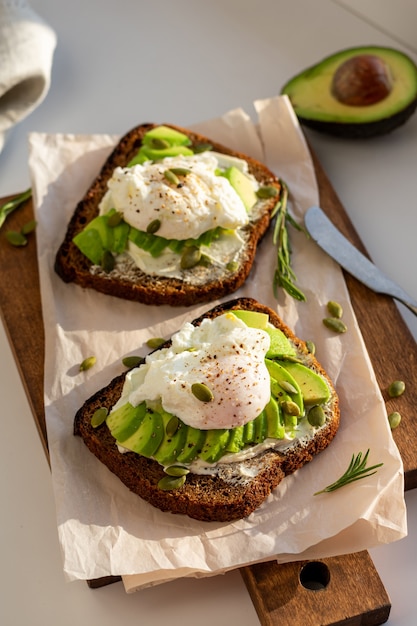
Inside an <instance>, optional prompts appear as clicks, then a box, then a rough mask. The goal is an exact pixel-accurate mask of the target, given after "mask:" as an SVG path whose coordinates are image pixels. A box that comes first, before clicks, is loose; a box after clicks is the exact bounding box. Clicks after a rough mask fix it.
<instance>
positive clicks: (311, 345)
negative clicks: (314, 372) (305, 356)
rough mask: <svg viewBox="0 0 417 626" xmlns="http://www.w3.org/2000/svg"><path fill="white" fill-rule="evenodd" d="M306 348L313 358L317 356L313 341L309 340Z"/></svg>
mask: <svg viewBox="0 0 417 626" xmlns="http://www.w3.org/2000/svg"><path fill="white" fill-rule="evenodd" d="M306 347H307V350H308V351H309V352H310V354H312V355H313V356H314V355H315V354H316V346H315V344H314V342H313V341H310V339H307V341H306Z"/></svg>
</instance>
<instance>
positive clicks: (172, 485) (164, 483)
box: [158, 475, 186, 491]
mask: <svg viewBox="0 0 417 626" xmlns="http://www.w3.org/2000/svg"><path fill="white" fill-rule="evenodd" d="M185 478H186V477H185V475H184V476H164V477H163V478H161V480H160V481H159V482H158V487H159V489H162V491H172V490H173V489H179V488H180V487H182V486H183V484H184V483H185Z"/></svg>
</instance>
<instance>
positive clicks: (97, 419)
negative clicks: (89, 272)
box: [91, 406, 108, 428]
mask: <svg viewBox="0 0 417 626" xmlns="http://www.w3.org/2000/svg"><path fill="white" fill-rule="evenodd" d="M107 415H108V410H107V409H106V408H105V407H104V406H103V407H101V408H100V409H97V410H96V411H94V413H93V415H92V417H91V426H92V427H93V428H97V427H98V426H101V425H102V424H103V422H105V421H106V417H107Z"/></svg>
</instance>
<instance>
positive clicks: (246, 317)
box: [232, 309, 269, 330]
mask: <svg viewBox="0 0 417 626" xmlns="http://www.w3.org/2000/svg"><path fill="white" fill-rule="evenodd" d="M232 313H233V315H236V317H238V318H239V319H240V320H242V322H245V324H246V326H249V327H250V328H259V329H260V330H267V326H268V322H269V315H268V314H267V313H262V312H261V311H250V310H248V309H234V310H232Z"/></svg>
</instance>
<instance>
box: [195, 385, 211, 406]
mask: <svg viewBox="0 0 417 626" xmlns="http://www.w3.org/2000/svg"><path fill="white" fill-rule="evenodd" d="M191 393H192V394H193V395H194V396H195V397H196V398H197V400H200V402H212V400H213V399H214V395H213V392H212V391H211V389H209V388H208V387H207V385H205V384H204V383H193V384H192V385H191Z"/></svg>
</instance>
